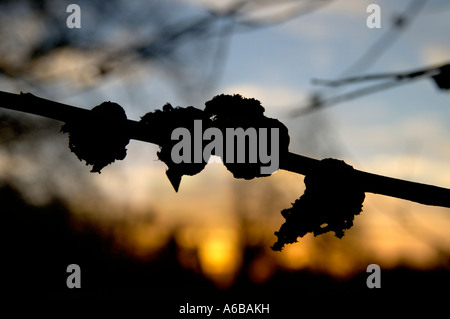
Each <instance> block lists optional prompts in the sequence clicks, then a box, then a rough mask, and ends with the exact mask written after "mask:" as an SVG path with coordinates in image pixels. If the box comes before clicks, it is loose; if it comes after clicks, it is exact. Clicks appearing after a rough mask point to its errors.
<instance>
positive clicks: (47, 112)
mask: <svg viewBox="0 0 450 319" xmlns="http://www.w3.org/2000/svg"><path fill="white" fill-rule="evenodd" d="M0 107H2V108H6V109H11V110H16V111H21V112H26V113H31V114H36V115H40V116H44V117H47V118H51V119H54V120H58V121H62V122H65V123H72V122H80V123H83V122H85V121H87V119H88V118H89V117H90V116H91V114H90V112H91V111H90V110H87V109H82V108H78V107H74V106H70V105H66V104H62V103H58V102H54V101H50V100H46V99H43V98H39V97H37V96H34V95H32V94H30V93H26V94H23V93H21V94H13V93H7V92H1V91H0ZM125 123H126V124H125V125H124V127H123V129H124V130H125V132H126V134H127V135H128V136H129V138H130V139H135V140H139V141H143V142H149V143H154V144H159V138H158V134H159V132H160V131H161V130H162V129H163V126H164V125H163V123H161V125H158V123H152V126H150V125H146V124H143V123H141V122H137V121H133V120H126V122H125ZM320 162H321V161H319V160H316V159H313V158H309V157H306V156H302V155H298V154H294V153H291V152H287V153H286V154H281V155H280V169H284V170H287V171H290V172H294V173H298V174H302V175H308V174H310V173H312V172H315V171H316V170H317V169H318V168H319V167H320ZM351 174H352V176H351V177H349V178H351V179H354V180H355V181H357V183H358V184H360V185H361V187H362V189H363V190H364V192H370V193H375V194H382V195H386V196H391V197H396V198H401V199H406V200H410V201H414V202H418V203H421V204H425V205H434V206H442V207H449V208H450V189H446V188H441V187H436V186H432V185H425V184H420V183H415V182H410V181H405V180H401V179H395V178H391V177H386V176H381V175H376V174H371V173H367V172H363V171H359V170H354V171H353V172H352V173H351Z"/></svg>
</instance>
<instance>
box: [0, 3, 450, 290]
mask: <svg viewBox="0 0 450 319" xmlns="http://www.w3.org/2000/svg"><path fill="white" fill-rule="evenodd" d="M186 2H188V3H189V4H190V6H191V7H189V9H187V10H186V15H188V14H196V12H199V13H201V12H202V9H199V8H198V7H197V4H199V3H200V4H202V5H206V6H210V7H214V6H217V4H216V3H217V1H206V0H203V1H202V0H197V1H196V0H190V1H186ZM370 3H377V4H379V5H380V7H381V28H380V29H369V28H368V27H367V26H366V18H367V16H368V13H367V12H366V8H367V6H368V5H369V4H370ZM409 4H410V1H388V0H384V1H383V0H378V1H371V0H369V1H367V0H352V1H347V0H345V1H344V0H338V1H331V2H330V3H329V4H327V5H324V6H323V7H321V8H320V9H318V10H317V11H314V12H312V13H309V14H305V15H302V16H299V17H296V18H293V19H290V20H289V21H287V22H283V23H279V24H275V25H273V26H270V27H263V28H260V29H257V30H253V31H248V32H247V31H242V32H235V33H234V34H232V35H230V36H225V37H224V38H223V39H222V40H221V41H223V42H225V43H224V44H222V45H221V44H215V45H216V46H217V48H218V50H219V51H221V53H222V54H223V57H224V58H225V60H224V61H223V64H219V65H218V66H217V68H216V70H215V72H216V73H215V75H214V76H213V77H212V80H210V81H209V82H208V83H206V84H205V83H204V84H205V85H204V87H200V86H198V87H196V88H194V90H193V91H189V92H186V91H183V90H179V89H178V88H177V86H176V85H175V84H176V83H174V81H173V77H170V76H168V75H167V74H166V73H165V71H164V68H163V66H162V65H158V64H150V65H146V64H141V65H139V64H138V65H137V66H135V69H133V71H132V72H130V73H129V74H128V73H127V74H116V75H114V76H111V77H109V78H107V79H105V80H104V81H102V82H99V83H98V85H97V86H95V87H93V88H91V89H89V90H86V91H81V93H78V94H71V90H72V89H71V88H70V86H69V88H67V87H65V86H62V88H61V89H60V90H58V86H55V87H56V91H55V89H53V87H51V85H49V87H50V88H52V89H53V91H52V96H46V93H45V92H46V91H45V90H43V91H42V92H35V93H36V94H37V95H39V96H41V97H44V98H46V97H47V98H52V99H55V100H57V101H59V102H62V103H67V104H71V105H76V106H79V107H83V108H91V107H92V106H94V105H97V104H100V103H101V102H102V101H104V100H110V101H113V102H116V103H119V104H120V105H122V106H123V107H124V108H125V110H126V113H127V115H128V118H129V119H134V120H139V117H140V116H142V115H144V114H145V113H146V112H148V111H152V110H154V109H157V108H161V107H162V106H163V105H164V104H165V103H166V102H170V103H172V104H173V105H180V106H188V105H193V106H196V107H198V108H203V107H204V103H205V102H206V101H208V100H210V99H211V98H212V97H213V96H215V95H217V94H221V93H228V94H236V93H237V94H241V95H243V96H245V97H249V98H250V97H252V98H256V99H258V100H260V101H261V103H262V105H263V106H264V107H265V110H266V113H265V114H266V115H267V116H269V117H273V118H278V119H279V120H280V121H282V122H283V123H284V124H285V125H286V126H287V127H288V128H289V132H290V137H291V144H290V151H291V152H295V153H298V154H302V155H305V156H310V157H313V158H317V159H322V158H327V157H333V158H338V159H342V160H344V161H345V162H346V163H348V164H350V165H352V166H354V167H355V168H357V169H359V170H364V171H368V172H372V173H377V174H381V175H386V176H391V177H396V178H402V179H407V180H412V181H417V182H421V183H427V184H433V185H437V186H442V187H450V165H449V163H450V143H449V141H450V126H449V125H448V123H449V118H450V95H449V92H446V91H442V90H439V89H438V88H437V87H436V85H435V84H434V83H433V82H432V81H431V80H430V79H428V78H427V79H421V80H417V81H412V82H410V83H407V84H404V85H400V86H397V87H394V88H391V89H389V90H384V91H381V92H377V93H374V94H371V95H367V96H364V97H361V98H358V99H355V100H351V101H345V102H343V103H339V104H337V105H333V106H330V107H325V108H323V109H321V110H318V111H316V112H311V113H309V114H306V115H302V116H298V117H295V116H293V112H294V111H295V110H299V109H300V108H301V107H302V106H305V105H306V104H307V103H308V97H309V96H310V94H311V93H313V92H324V93H325V94H327V95H329V96H334V95H336V94H342V93H345V92H349V91H351V90H353V89H357V88H361V87H363V86H362V85H361V84H354V85H352V84H350V85H348V86H346V87H344V88H343V89H330V88H328V89H326V88H324V87H322V86H317V85H313V84H312V79H327V80H333V79H340V78H343V77H347V76H353V75H366V74H375V73H392V72H406V71H413V70H417V69H421V68H424V67H428V66H434V65H440V64H445V63H449V61H450V37H449V36H448V31H449V28H450V22H449V21H450V19H449V18H450V6H449V4H448V1H446V0H430V1H428V3H427V4H426V5H425V7H424V8H423V9H422V10H421V11H420V13H419V14H418V16H417V18H415V19H414V20H413V21H412V22H411V25H409V26H408V27H407V28H405V29H404V31H403V32H399V35H398V37H396V38H395V41H394V42H393V44H392V46H390V47H389V48H387V49H386V51H385V52H384V53H383V54H382V55H381V56H380V57H379V59H378V60H377V61H376V62H375V63H374V64H373V65H371V66H369V67H368V68H367V69H364V70H362V71H359V70H354V71H353V72H352V73H345V72H346V70H347V68H348V67H350V66H351V65H352V64H353V63H354V62H355V61H357V60H358V59H359V58H360V57H361V56H362V55H363V54H365V52H366V50H367V49H368V48H369V47H371V46H372V45H373V44H374V43H375V42H376V41H378V40H379V39H380V38H381V37H383V36H384V35H385V34H386V33H387V32H388V29H389V28H390V27H391V24H392V23H391V21H392V20H393V19H394V17H395V16H396V15H398V14H400V13H402V12H404V11H405V8H407V7H408V5H409ZM225 5H226V2H223V1H222V2H220V6H221V7H224V6H225ZM291 5H292V4H290V1H286V8H289V6H291ZM280 8H281V10H280V14H284V12H285V11H284V10H285V8H283V7H282V6H281V7H280ZM81 9H82V14H83V16H82V17H83V19H84V20H82V23H86V24H87V25H89V24H90V23H92V22H89V21H88V19H89V15H88V14H85V13H84V12H83V6H81ZM271 10H272V9H270V8H269V9H267V10H261V12H259V13H257V14H256V15H255V16H254V17H255V18H259V17H264V16H265V15H269V14H273V11H271ZM64 14H65V13H64ZM180 16H181V17H182V16H183V14H182V13H180ZM252 17H253V16H252ZM24 28H25V27H24ZM85 30H87V28H86V29H84V28H83V27H82V28H81V29H79V30H73V32H74V33H76V32H87V31H85ZM217 48H216V49H217ZM208 50H211V51H213V53H211V54H212V55H214V54H215V53H214V49H213V48H208ZM58 58H59V59H61V60H57V59H55V60H54V61H55V62H54V63H51V64H50V66H48V67H45V68H42V69H41V70H39V69H38V70H36V72H38V75H39V72H50V73H51V72H52V71H54V72H55V73H57V72H58V70H57V68H58V67H62V68H63V69H64V68H66V67H73V68H75V70H76V68H77V67H80V68H84V63H86V61H87V58H86V57H85V56H84V55H82V54H78V53H77V52H76V51H73V52H69V51H66V52H62V53H61V56H59V57H58ZM211 60H213V59H210V60H209V62H208V63H210V65H209V66H207V65H206V64H207V63H204V64H203V66H202V64H201V63H199V64H198V65H192V66H190V67H192V72H193V73H196V72H197V71H198V69H196V68H202V67H204V68H205V69H209V68H211V63H212V64H213V63H214V62H211ZM58 61H60V63H61V65H62V66H60V65H59V64H58ZM52 68H55V69H54V70H53V69H52ZM74 73H75V72H74ZM119 73H120V72H119ZM205 73H208V72H205ZM122 75H123V76H122ZM86 77H87V78H89V77H88V76H86ZM87 81H88V82H89V79H87ZM2 83H3V84H2ZM375 83H376V82H375ZM0 84H1V85H2V90H4V91H9V92H14V93H18V92H16V86H15V85H11V84H9V83H7V81H5V80H4V79H3V80H1V81H0ZM209 84H211V85H212V87H208V85H209ZM367 84H371V83H367ZM76 85H78V84H76ZM76 85H75V86H76ZM205 87H206V88H205ZM76 89H77V88H76V87H75V89H73V92H76V91H77V90H76ZM30 91H31V90H30ZM66 138H67V136H61V137H60V139H58V140H57V141H55V144H56V145H61V147H64V145H66V143H67V140H66ZM157 150H158V147H157V146H155V145H149V144H146V143H143V142H138V141H131V142H130V144H129V145H128V155H127V158H126V159H125V160H124V161H119V162H116V163H114V164H113V165H111V166H108V167H106V168H105V169H104V170H103V171H102V174H100V175H97V174H91V173H89V169H88V168H87V167H86V168H85V170H83V171H81V173H80V174H82V176H83V178H86V179H88V180H89V181H90V182H91V183H93V185H95V186H97V187H98V188H99V189H100V190H101V192H102V194H103V195H102V200H104V199H105V198H106V199H107V200H106V202H105V203H104V205H103V208H104V209H105V210H106V211H105V212H103V213H101V218H105V219H106V220H107V219H109V218H110V219H117V218H124V217H127V216H130V215H131V216H134V217H136V221H137V222H136V223H135V224H133V225H134V226H132V227H131V228H129V229H122V230H119V231H118V233H117V236H118V238H121V243H122V244H123V245H128V247H129V249H130V250H132V251H133V252H134V253H135V254H136V255H137V256H146V255H147V254H151V253H152V252H153V251H156V250H157V249H158V245H159V243H161V244H162V243H164V240H165V238H167V236H168V235H169V233H170V232H171V230H172V229H174V228H175V229H176V232H177V240H178V241H179V244H180V247H182V248H184V249H185V250H186V252H188V251H189V249H191V248H193V247H194V248H196V249H198V252H199V261H200V264H201V265H200V267H201V268H202V269H203V271H204V272H205V273H206V274H207V276H210V277H211V278H213V279H214V280H215V281H216V282H217V284H218V285H225V286H226V285H227V284H228V283H229V282H231V280H232V278H233V274H234V272H235V270H236V269H237V268H238V267H239V266H240V263H241V258H242V247H244V246H245V245H247V244H261V243H262V244H263V245H264V247H266V248H267V249H266V250H265V253H264V254H261V257H260V258H259V259H258V260H257V262H255V263H254V265H252V267H253V268H254V270H255V271H254V274H253V275H252V276H254V278H253V279H252V280H254V281H255V282H258V281H264V279H265V278H266V277H268V276H270V274H271V272H272V271H273V269H274V268H275V267H280V266H281V267H285V268H287V269H313V270H321V271H325V272H327V273H330V274H332V275H336V276H343V277H345V276H348V275H351V274H354V272H357V271H363V270H365V267H366V266H367V265H368V264H371V263H378V264H380V266H381V267H394V266H397V265H408V266H411V267H419V268H427V267H432V266H435V265H440V264H441V263H442V262H443V261H442V259H441V258H442V255H441V254H440V253H441V252H446V254H447V255H444V256H447V258H448V252H449V251H450V236H448V229H450V215H449V213H450V211H449V210H448V209H444V208H439V207H429V206H424V205H420V204H415V203H411V202H408V201H404V200H398V199H393V198H387V197H384V196H380V195H373V194H366V200H365V202H364V208H363V212H362V213H361V214H360V215H359V216H356V218H355V221H354V227H353V228H352V229H350V230H348V231H347V232H346V235H345V236H344V237H343V239H338V238H336V237H333V236H332V235H331V234H327V235H324V236H319V237H313V236H311V235H307V236H305V238H303V239H301V240H300V241H299V243H296V244H293V245H289V246H288V247H286V249H285V250H283V252H281V253H279V252H272V251H271V250H270V245H272V244H273V243H274V241H275V240H276V238H275V236H274V235H273V233H274V231H277V230H278V229H279V227H280V225H281V224H282V223H283V222H284V219H283V218H282V216H281V215H280V212H281V210H282V209H284V208H288V207H290V206H291V203H292V202H294V200H295V199H297V198H298V197H300V195H301V194H302V193H303V191H304V184H303V176H301V175H297V174H294V173H289V172H286V171H279V172H277V173H275V174H274V175H273V176H271V177H265V178H259V179H256V180H251V181H243V180H235V179H233V176H232V175H231V173H230V172H228V171H227V170H226V168H225V167H224V166H222V164H220V163H211V164H209V165H208V166H207V167H206V169H205V170H204V171H202V172H201V173H200V174H198V175H196V176H193V177H186V176H185V177H183V180H182V182H181V186H180V189H179V191H178V193H176V192H175V191H174V190H173V188H172V186H171V185H170V183H169V181H168V179H167V177H166V175H165V170H166V167H165V165H164V163H162V162H159V161H158V160H157V155H156V152H157ZM67 152H69V150H68V149H67ZM0 155H1V154H0ZM69 160H71V161H72V162H73V163H74V165H79V166H83V164H82V163H80V162H78V160H77V158H76V157H75V156H72V157H70V159H69ZM13 161H17V158H14V159H7V158H4V157H0V168H1V169H2V171H8V174H12V175H14V174H17V175H20V172H23V168H24V167H26V168H27V167H28V166H26V165H25V166H20V167H19V166H17V165H16V166H14V165H13V166H11V165H12V164H11V163H12V162H13ZM23 161H24V163H25V164H26V161H27V160H26V159H23ZM61 165H64V164H63V163H61ZM83 168H84V167H83ZM27 169H29V171H28V172H30V176H32V175H33V174H32V172H33V170H38V169H39V168H36V167H28V168H27ZM15 170H17V172H16V171H15ZM71 183H73V181H71V180H66V181H61V187H62V189H67V191H69V192H70V190H72V189H73V188H74V186H73V185H71ZM36 187H37V186H36ZM31 188H33V187H32V186H31ZM37 193H39V192H37ZM98 201H99V200H98V199H96V198H92V203H91V206H92V207H95V205H98ZM81 210H83V209H81ZM80 214H81V213H80ZM146 216H147V217H148V218H146ZM150 216H151V217H150ZM97 217H98V216H97ZM97 217H96V218H97ZM134 217H133V218H130V219H133V220H134ZM244 220H245V222H246V228H245V229H243V228H244V226H243V225H242V222H243V221H244ZM138 221H140V222H138ZM180 254H181V255H182V257H180V258H184V259H183V262H185V264H186V266H187V267H195V266H193V265H191V264H190V261H189V257H188V256H189V254H188V253H186V254H185V255H183V250H182V251H181V252H180ZM183 256H184V257H183Z"/></svg>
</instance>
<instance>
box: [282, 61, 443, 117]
mask: <svg viewBox="0 0 450 319" xmlns="http://www.w3.org/2000/svg"><path fill="white" fill-rule="evenodd" d="M423 78H431V79H432V80H433V81H434V83H435V84H436V86H437V87H438V88H439V89H441V90H448V89H450V64H444V65H440V66H437V67H429V68H425V69H420V70H415V71H410V72H403V73H380V74H369V75H362V76H354V77H349V78H344V79H339V80H323V79H313V83H314V84H320V85H326V86H331V87H338V86H342V85H346V84H350V83H360V82H366V81H375V80H383V79H388V80H387V81H385V82H382V83H379V84H376V85H372V86H369V87H364V88H362V89H358V90H355V91H352V92H348V93H344V94H341V95H336V96H333V97H329V98H324V99H322V98H321V97H320V96H317V97H315V98H314V99H312V102H311V103H309V105H307V106H306V107H303V108H300V109H296V110H293V111H292V112H291V116H294V117H295V116H300V115H305V114H308V113H310V112H312V111H315V110H317V109H318V108H322V107H325V106H331V105H334V104H337V103H341V102H344V101H350V100H353V99H356V98H359V97H361V96H364V95H368V94H372V93H376V92H379V91H383V90H387V89H391V88H394V87H396V86H397V85H401V84H406V83H409V82H410V81H414V80H419V79H423Z"/></svg>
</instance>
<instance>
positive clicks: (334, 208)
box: [272, 159, 365, 251]
mask: <svg viewBox="0 0 450 319" xmlns="http://www.w3.org/2000/svg"><path fill="white" fill-rule="evenodd" d="M353 172H354V170H353V167H351V166H350V165H347V164H345V163H344V162H343V161H340V160H335V159H324V160H322V161H320V164H319V165H318V167H317V169H316V170H315V171H314V172H312V173H310V174H308V175H306V177H305V185H306V189H305V193H304V194H303V195H302V196H301V197H300V198H299V199H297V200H296V201H295V202H294V203H293V204H292V207H291V208H288V209H284V210H283V211H282V212H281V214H282V215H283V217H284V218H285V219H286V222H285V223H284V224H283V225H282V226H281V228H280V230H279V231H278V232H275V235H276V236H277V237H278V241H277V242H276V243H275V244H274V245H273V246H272V249H273V250H278V251H280V250H281V249H282V248H283V246H284V245H285V244H290V243H294V242H297V238H298V237H303V236H304V235H306V234H307V233H313V234H314V236H317V235H320V234H323V233H326V232H329V231H333V232H334V233H335V235H336V236H337V237H338V238H341V237H342V236H344V232H345V230H346V229H349V228H350V227H352V226H353V218H354V216H355V215H358V214H359V213H360V212H361V210H362V204H363V202H364V198H365V193H364V191H363V190H362V189H361V186H360V185H358V183H357V182H356V180H355V178H354V177H353Z"/></svg>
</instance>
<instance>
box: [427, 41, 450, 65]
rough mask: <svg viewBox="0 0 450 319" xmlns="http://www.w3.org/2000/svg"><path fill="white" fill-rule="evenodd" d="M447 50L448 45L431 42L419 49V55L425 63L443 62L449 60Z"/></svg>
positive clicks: (449, 55)
mask: <svg viewBox="0 0 450 319" xmlns="http://www.w3.org/2000/svg"><path fill="white" fill-rule="evenodd" d="M449 52H450V48H449V47H447V46H444V45H437V44H433V45H430V46H427V47H424V48H423V49H422V51H421V56H422V60H423V61H424V64H425V65H434V64H444V63H447V62H448V61H449V60H450V53H449Z"/></svg>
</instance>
